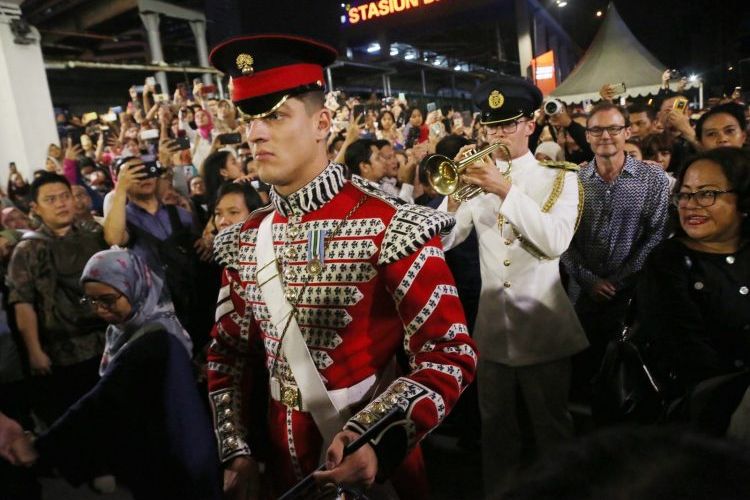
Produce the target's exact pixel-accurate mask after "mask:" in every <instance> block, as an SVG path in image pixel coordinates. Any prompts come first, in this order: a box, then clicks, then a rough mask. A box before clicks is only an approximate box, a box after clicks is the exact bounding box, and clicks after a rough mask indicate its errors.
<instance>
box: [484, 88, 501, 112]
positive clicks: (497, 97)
mask: <svg viewBox="0 0 750 500" xmlns="http://www.w3.org/2000/svg"><path fill="white" fill-rule="evenodd" d="M487 103H488V104H489V105H490V108H492V109H497V108H501V107H503V104H504V103H505V96H504V95H503V94H501V93H500V91H499V90H493V91H492V93H491V94H490V97H489V98H488V99H487Z"/></svg>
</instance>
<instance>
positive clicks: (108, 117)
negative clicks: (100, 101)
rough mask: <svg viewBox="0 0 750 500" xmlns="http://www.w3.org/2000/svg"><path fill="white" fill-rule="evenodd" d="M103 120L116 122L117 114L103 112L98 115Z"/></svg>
mask: <svg viewBox="0 0 750 500" xmlns="http://www.w3.org/2000/svg"><path fill="white" fill-rule="evenodd" d="M99 118H100V119H101V120H102V121H103V122H116V121H117V115H116V114H114V113H105V114H103V115H101V116H100V117H99Z"/></svg>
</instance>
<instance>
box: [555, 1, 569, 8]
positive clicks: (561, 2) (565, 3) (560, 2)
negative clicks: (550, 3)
mask: <svg viewBox="0 0 750 500" xmlns="http://www.w3.org/2000/svg"><path fill="white" fill-rule="evenodd" d="M566 5H568V2H566V1H565V0H562V1H558V2H557V6H558V7H565V6H566Z"/></svg>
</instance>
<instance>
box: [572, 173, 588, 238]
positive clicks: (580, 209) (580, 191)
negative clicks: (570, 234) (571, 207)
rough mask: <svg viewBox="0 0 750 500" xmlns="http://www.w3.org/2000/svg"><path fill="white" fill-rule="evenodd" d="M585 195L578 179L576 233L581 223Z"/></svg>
mask: <svg viewBox="0 0 750 500" xmlns="http://www.w3.org/2000/svg"><path fill="white" fill-rule="evenodd" d="M576 177H578V176H576ZM585 194H586V193H584V192H583V182H581V178H580V177H578V216H577V217H576V227H575V230H576V231H578V225H579V224H580V223H581V218H582V217H583V200H584V199H585V198H586V196H585Z"/></svg>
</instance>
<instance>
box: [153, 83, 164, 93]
mask: <svg viewBox="0 0 750 500" xmlns="http://www.w3.org/2000/svg"><path fill="white" fill-rule="evenodd" d="M161 93H162V92H161V83H157V84H156V85H154V94H161Z"/></svg>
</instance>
